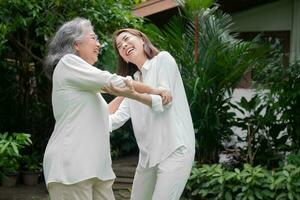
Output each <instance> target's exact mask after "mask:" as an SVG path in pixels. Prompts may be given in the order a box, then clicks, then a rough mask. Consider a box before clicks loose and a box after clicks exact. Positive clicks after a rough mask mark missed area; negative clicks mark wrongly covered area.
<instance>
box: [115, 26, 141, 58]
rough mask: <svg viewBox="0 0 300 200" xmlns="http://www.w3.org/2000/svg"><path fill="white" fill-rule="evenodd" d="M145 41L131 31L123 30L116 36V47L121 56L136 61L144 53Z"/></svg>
mask: <svg viewBox="0 0 300 200" xmlns="http://www.w3.org/2000/svg"><path fill="white" fill-rule="evenodd" d="M143 45H144V41H143V39H142V38H141V37H138V36H136V35H133V34H131V33H129V32H122V33H120V34H119V35H118V36H117V37H116V47H117V49H118V52H119V54H120V56H121V57H122V58H123V59H124V60H125V61H126V62H131V63H135V61H136V59H138V58H139V57H140V56H141V55H143V54H145V53H144V48H143Z"/></svg>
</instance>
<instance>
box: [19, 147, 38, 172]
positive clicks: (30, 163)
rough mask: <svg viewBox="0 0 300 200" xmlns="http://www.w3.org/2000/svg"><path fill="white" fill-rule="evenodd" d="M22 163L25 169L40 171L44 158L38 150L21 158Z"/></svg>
mask: <svg viewBox="0 0 300 200" xmlns="http://www.w3.org/2000/svg"><path fill="white" fill-rule="evenodd" d="M21 164H22V168H23V170H24V171H30V172H40V171H41V169H42V159H41V155H40V154H39V153H38V152H36V151H35V152H33V153H31V154H27V155H26V154H25V155H23V156H22V158H21Z"/></svg>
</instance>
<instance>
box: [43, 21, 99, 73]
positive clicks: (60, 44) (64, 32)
mask: <svg viewBox="0 0 300 200" xmlns="http://www.w3.org/2000/svg"><path fill="white" fill-rule="evenodd" d="M89 30H93V26H92V24H91V22H90V20H88V19H85V18H80V17H76V18H75V19H73V20H71V21H68V22H65V23H64V24H63V25H62V26H61V27H60V28H59V29H58V31H57V32H56V33H55V35H54V37H53V38H52V40H51V41H50V43H49V45H48V52H47V55H46V58H45V60H44V65H45V70H46V75H47V77H48V78H51V77H52V74H53V71H54V68H55V66H56V65H57V63H58V62H59V60H60V59H61V58H62V57H63V56H64V55H66V54H75V55H77V52H76V50H75V49H74V45H75V43H76V42H78V41H80V40H81V39H82V38H83V37H84V35H85V33H86V32H87V31H89Z"/></svg>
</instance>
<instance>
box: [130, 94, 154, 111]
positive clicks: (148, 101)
mask: <svg viewBox="0 0 300 200" xmlns="http://www.w3.org/2000/svg"><path fill="white" fill-rule="evenodd" d="M131 98H132V99H134V100H136V101H139V102H141V103H143V104H145V105H147V106H149V107H152V98H151V96H150V95H149V94H142V93H138V92H135V93H134V94H133V95H132V96H131Z"/></svg>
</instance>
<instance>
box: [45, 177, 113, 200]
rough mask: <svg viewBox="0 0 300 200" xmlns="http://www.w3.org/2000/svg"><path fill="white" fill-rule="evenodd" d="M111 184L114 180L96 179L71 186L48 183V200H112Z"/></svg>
mask: <svg viewBox="0 0 300 200" xmlns="http://www.w3.org/2000/svg"><path fill="white" fill-rule="evenodd" d="M113 183H114V180H108V181H102V180H100V179H98V178H91V179H87V180H84V181H81V182H79V183H75V184H71V185H66V184H62V183H49V185H48V191H49V196H50V200H114V199H115V197H114V194H113V190H112V184H113Z"/></svg>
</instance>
